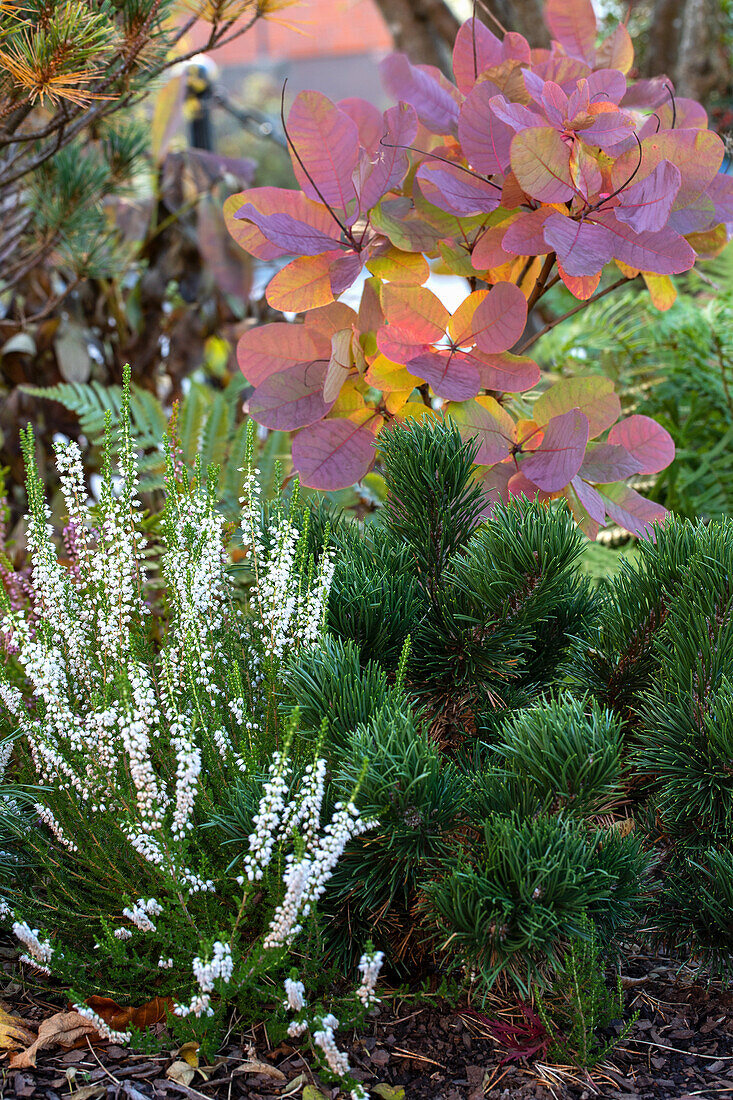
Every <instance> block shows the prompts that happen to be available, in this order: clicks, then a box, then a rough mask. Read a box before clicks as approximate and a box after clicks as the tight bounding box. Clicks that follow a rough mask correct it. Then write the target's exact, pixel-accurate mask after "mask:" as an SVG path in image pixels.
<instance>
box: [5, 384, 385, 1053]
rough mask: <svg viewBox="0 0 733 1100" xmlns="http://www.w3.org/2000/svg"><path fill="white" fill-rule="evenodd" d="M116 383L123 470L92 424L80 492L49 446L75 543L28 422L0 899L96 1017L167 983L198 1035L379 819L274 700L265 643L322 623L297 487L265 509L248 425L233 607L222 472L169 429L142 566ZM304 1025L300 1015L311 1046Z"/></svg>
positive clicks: (282, 652)
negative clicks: (162, 485) (89, 485)
mask: <svg viewBox="0 0 733 1100" xmlns="http://www.w3.org/2000/svg"><path fill="white" fill-rule="evenodd" d="M128 383H129V378H128ZM128 402H129V386H128V385H127V384H126V387H125V397H124V400H123V406H122V415H121V420H120V427H119V439H118V447H117V452H118V468H117V470H116V471H114V472H113V467H112V457H111V456H112V449H113V448H112V432H111V426H110V424H109V422H108V425H107V441H106V446H105V464H104V472H103V478H102V485H101V492H100V495H99V501H98V502H97V503H96V504H92V503H90V502H89V500H88V496H87V490H86V486H85V483H84V475H83V469H82V463H81V456H80V452H79V449H78V446H77V445H76V444H75V443H73V442H71V443H62V444H59V445H58V446H57V464H58V471H59V478H60V485H61V492H62V495H63V499H64V502H65V507H66V509H67V511H68V515H69V521H70V523H71V524H72V525H73V528H74V531H75V548H76V552H75V555H74V557H73V559H72V560H71V562H69V561H67V560H64V559H62V558H61V557H60V556H59V552H58V549H57V546H56V544H55V543H54V540H53V532H52V527H51V525H50V523H49V518H50V513H49V509H48V507H47V505H46V504H45V501H44V497H43V491H42V486H41V482H40V479H39V477H38V474H37V471H36V468H35V464H34V447H33V435H32V432H31V431H30V429H28V430H27V431H26V432H25V433H24V437H23V445H24V451H25V458H26V464H27V469H28V497H29V502H30V512H29V516H28V546H29V553H30V558H31V563H32V570H31V579H30V587H31V591H32V601H33V608H32V614H31V612H30V611H22V610H15V611H13V610H12V609H11V608H10V607H9V606H6V607H5V612H4V615H3V619H2V626H1V629H2V630H3V631H4V632H6V633H7V634H8V635H9V638H10V641H11V645H12V651H13V653H14V656H13V657H12V659H11V662H12V663H9V664H8V665H7V666H6V667H5V668H3V670H2V672H0V723H1V725H2V731H3V734H4V736H6V737H10V736H13V737H14V738H15V750H14V751H15V759H14V765H13V767H14V772H15V774H16V775H17V777H18V778H19V779H21V780H23V781H25V783H26V784H31V783H33V784H36V789H35V791H34V792H33V810H32V813H31V815H30V816H29V815H28V814H27V813H25V814H24V813H23V812H22V809H19V811H18V814H17V815H16V816H15V819H14V822H15V833H16V837H15V842H16V844H18V845H19V846H20V848H21V849H22V852H23V854H24V859H25V861H26V862H27V863H30V864H31V866H30V868H29V869H28V870H27V871H26V873H25V874H20V875H18V876H16V877H15V878H14V879H12V880H11V881H8V882H6V883H5V884H4V889H3V895H4V896H3V900H2V902H1V903H0V913H1V915H2V919H3V921H4V923H5V925H6V926H7V927H8V928H9V929H11V930H12V931H13V932H14V934H15V936H16V937H17V939H18V940H19V941H20V943H21V944H22V946H23V949H24V953H23V955H22V962H23V963H24V964H26V965H27V966H29V967H31V968H33V970H35V971H36V972H41V973H42V974H46V975H53V977H54V978H55V979H57V980H60V981H61V982H62V983H63V984H64V986H65V987H66V988H67V989H69V990H71V996H72V999H73V1001H74V1002H75V1003H76V1007H77V1008H78V1010H79V1011H80V1012H82V1013H83V1014H85V1015H90V1016H91V1018H93V1019H94V1021H95V1024H96V1026H97V1027H98V1030H99V1031H100V1033H101V1034H103V1035H105V1036H107V1037H112V1038H114V1039H116V1040H123V1039H125V1038H129V1035H128V1034H127V1033H112V1032H111V1031H110V1029H109V1027H108V1026H107V1025H106V1024H105V1023H104V1021H103V1020H102V1019H100V1018H98V1017H97V1016H96V1014H95V1013H94V1010H93V1008H90V1007H88V1006H87V1004H86V1002H87V1001H88V999H89V998H90V996H92V995H99V994H101V995H103V996H111V997H113V998H117V999H119V1000H120V1001H121V1002H122V1003H123V1004H124V1003H132V1004H139V1003H141V1002H143V1001H147V1000H148V999H149V998H152V997H154V996H155V997H158V998H161V999H163V1001H165V1002H166V1003H167V1004H168V1007H169V1011H170V1014H171V1015H170V1019H169V1022H170V1023H171V1025H172V1026H173V1028H174V1030H175V1029H176V1028H177V1029H178V1030H180V1031H182V1032H183V1033H185V1032H186V1030H188V1031H189V1032H190V1031H191V1030H193V1031H194V1032H195V1033H198V1034H200V1035H203V1034H205V1033H206V1029H207V1028H210V1027H212V1026H213V1027H215V1026H216V1025H217V1021H218V1020H220V1019H221V1016H222V1011H223V1009H224V1007H225V1006H226V1004H227V1003H228V1002H230V1001H235V1002H239V1003H240V1004H241V1003H245V1001H246V998H247V997H251V996H252V995H253V994H257V995H258V996H259V997H260V999H262V998H263V997H264V998H266V999H269V1000H270V1001H271V1000H272V988H273V986H272V976H277V975H278V973H280V974H281V976H282V975H283V974H285V973H287V965H286V964H287V960H288V955H289V950H290V947H291V944H292V943H293V941H294V939H295V938H296V937H297V936H298V935H299V934H300V935H301V937H305V942H306V943H307V942H308V937H309V936H311V934H312V933H311V931H310V930H311V929H312V924H313V912H314V909H315V906H316V903H317V901H318V899H319V898H320V896H321V894H322V893H323V891H324V888H325V885H326V883H327V881H328V879H329V877H330V876H331V875H332V873H333V870H334V868H335V866H336V864H337V863H338V860H339V858H340V857H341V854H342V852H343V849H344V846H345V845H346V843H347V842H348V840H350V839H352V838H353V837H355V836H357V835H359V834H360V833H362V832H364V831H365V830H367V829H368V828H370V827H373V825H374V824H375V823H374V822H370V821H368V820H367V819H365V818H364V817H363V816H362V815H361V814H360V813H359V811H358V810H357V808H356V806H355V805H354V801H353V797H354V792H355V789H356V788H357V787H358V778H357V781H356V783H355V784H353V785H352V786H351V788H349V790H348V792H347V794H346V797H344V798H343V799H342V800H341V801H336V802H335V804H334V798H333V793H332V790H331V788H330V786H329V783H328V778H327V763H326V760H325V759H324V757H323V754H322V753H320V752H319V750H318V746H317V745H316V744H307V745H306V747H305V751H302V750H301V745H300V743H299V740H298V738H297V729H298V719H297V712H295V713H293V714H292V715H290V717H289V718H288V720H287V721H286V722H281V721H280V720H279V718H278V713H277V695H278V691H279V684H280V680H281V668H282V666H283V663H284V662H286V661H288V660H290V659H292V656H293V655H294V654H295V653H297V652H300V653H301V654H303V655H305V654H306V653H308V652H309V651H310V650H311V649H313V648H314V647H315V646H316V644H317V640H318V638H319V636H320V634H321V632H322V627H323V620H324V615H325V605H326V600H327V596H328V590H329V585H330V580H331V575H332V571H333V563H332V555H331V552H330V551H328V550H326V551H325V552H324V553H322V555H321V556H320V561H319V564H318V566H317V567H315V566H314V565H313V561H312V559H310V558H309V555H308V554H307V545H306V540H305V539H304V537H303V532H302V530H301V528H300V526H299V513H298V510H297V495H295V494H294V498H293V499H292V500H291V501H290V503H289V504H286V503H285V502H284V501H282V500H277V501H275V502H274V503H273V504H272V505H271V507H270V509H269V513H268V518H267V521H266V524H265V528H264V529H263V526H262V513H261V508H260V502H259V499H258V490H257V485H256V473H255V471H254V470H253V469H252V442H253V440H252V436H251V435H250V442H249V448H248V454H247V456H246V457H245V466H246V470H247V473H246V478H245V486H246V494H247V495H246V498H245V499H244V500H243V518H242V538H243V542H244V546H245V552H246V555H247V557H248V560H249V564H250V567H251V571H252V577H253V582H252V585H251V587H250V590H249V593H248V600H247V604H248V606H247V607H245V606H243V605H242V602H241V601H240V600H238V598H237V593H236V590H235V588H234V587H233V585H232V583H231V578H230V576H229V572H228V566H227V560H228V559H227V555H226V552H225V537H224V536H225V525H224V519H223V517H222V516H221V514H220V513H219V512H218V511H217V508H216V500H215V497H214V492H213V490H212V488H211V485H212V484H216V471H214V472H213V474H211V475H209V476H208V477H205V476H204V474H203V472H202V470H201V469H200V466H199V468H197V469H195V470H194V472H193V473H192V474H190V475H189V474H188V473H187V472H186V471H184V470H183V469H182V468H181V467H180V466H178V465H176V464H175V463H174V461H173V457H172V455H171V453H170V450H169V453H168V470H167V479H166V499H165V509H164V512H163V516H162V521H161V524H160V527H161V543H162V548H161V552H160V555H159V559H158V560H159V563H160V566H159V569H158V570H153V569H151V568H149V564H148V562H147V561H146V539H145V537H144V536H143V530H142V528H143V524H142V519H143V517H142V514H141V509H140V504H139V501H138V498H137V494H136V484H137V476H138V475H137V460H136V452H135V445H134V441H133V440H132V438H131V435H130V422H129V412H128ZM153 560H155V559H153ZM3 751H4V759H5V760H7V757H8V755H9V750H8V751H5V750H3ZM237 784H244V785H248V786H249V790H250V793H251V795H252V798H251V803H250V807H249V813H248V814H247V817H246V820H244V821H243V822H242V826H243V832H244V835H243V838H242V842H241V843H238V844H237V845H234V846H232V845H228V844H227V843H226V841H227V840H228V839H230V836H229V834H228V833H227V832H226V829H225V828H223V827H222V825H221V823H220V817H221V810H222V808H223V807H224V806H225V805H227V806H228V792H229V791H230V790H231V789H233V788H235V787H236V786H237ZM283 968H284V969H283ZM263 980H266V981H267V982H268V983H269V984H268V985H266V986H263V984H262V983H263ZM275 1001H276V1009H277V1008H278V1003H277V998H275ZM92 1004H94V1002H92ZM278 1010H279V1011H280V1012H282V1005H280V1006H279V1009H278ZM212 1017H215V1019H214V1020H212ZM176 1021H177V1022H176ZM321 1023H322V1021H320V1023H319V1020H318V1019H310V1018H309V1021H308V1025H307V1026H308V1027H310V1028H311V1030H312V1033H313V1035H314V1041H315V1042H316V1045H318V1042H317V1039H316V1038H315V1036H317V1035H318V1034H321V1033H322V1032H323V1033H324V1034H325V1032H324V1028H323V1027H321V1026H320V1024H321ZM333 1026H334V1025H333V1024H331V1033H330V1034H331V1039H333ZM325 1030H326V1031H328V1028H327V1027H326V1029H325ZM331 1046H333V1044H331ZM330 1049H331V1047H329V1050H330ZM324 1056H325V1055H324ZM334 1064H335V1062H334ZM339 1064H341V1063H339ZM342 1068H343V1067H342Z"/></svg>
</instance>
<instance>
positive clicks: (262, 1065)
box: [232, 1058, 287, 1081]
mask: <svg viewBox="0 0 733 1100" xmlns="http://www.w3.org/2000/svg"><path fill="white" fill-rule="evenodd" d="M232 1073H261V1074H262V1076H263V1077H273V1078H274V1079H275V1080H276V1081H286V1080H287V1078H286V1076H285V1074H284V1073H282V1072H281V1071H280V1070H279V1069H278V1068H277V1066H271V1065H270V1063H269V1062H260V1061H258V1059H256V1058H247V1059H246V1060H245V1061H244V1062H241V1063H240V1064H239V1065H238V1066H235V1068H234V1069H233V1070H232Z"/></svg>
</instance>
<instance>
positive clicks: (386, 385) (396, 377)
mask: <svg viewBox="0 0 733 1100" xmlns="http://www.w3.org/2000/svg"><path fill="white" fill-rule="evenodd" d="M364 380H365V381H366V382H368V383H369V385H370V386H374V388H375V389H376V390H381V391H382V393H392V392H394V391H395V390H407V392H408V394H409V393H412V391H413V390H414V389H415V387H416V386H419V385H420V383H421V379H420V378H416V377H415V375H414V374H410V372H409V371H408V369H407V368H406V367H403V366H401V365H400V364H399V363H393V362H392V361H391V359H388V358H387V356H386V355H381V354H380V355H378V356H377V358H376V359H375V360H374V362H373V363H372V365H371V366H370V367H369V370H368V371H367V372H366V374H365V375H364ZM408 386H409V389H408Z"/></svg>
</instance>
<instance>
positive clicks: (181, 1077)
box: [165, 1060, 196, 1088]
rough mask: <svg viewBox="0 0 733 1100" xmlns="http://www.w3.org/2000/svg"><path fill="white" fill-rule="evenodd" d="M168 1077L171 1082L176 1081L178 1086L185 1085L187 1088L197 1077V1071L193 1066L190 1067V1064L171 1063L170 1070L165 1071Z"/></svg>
mask: <svg viewBox="0 0 733 1100" xmlns="http://www.w3.org/2000/svg"><path fill="white" fill-rule="evenodd" d="M165 1075H166V1077H168V1078H170V1080H171V1081H175V1083H176V1084H177V1085H185V1086H186V1088H188V1086H189V1085H190V1084H191V1082H192V1081H193V1079H194V1077H195V1076H196V1070H195V1069H194V1068H193V1066H189V1064H188V1062H181V1061H180V1060H179V1061H177V1062H171V1064H170V1065H169V1066H168V1069H167V1070H166V1071H165Z"/></svg>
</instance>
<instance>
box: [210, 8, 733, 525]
mask: <svg viewBox="0 0 733 1100" xmlns="http://www.w3.org/2000/svg"><path fill="white" fill-rule="evenodd" d="M545 11H546V20H547V23H548V25H549V27H550V30H551V32H552V37H553V40H554V41H553V43H552V47H551V49H549V50H547V49H532V48H531V47H530V45H529V43H528V42H527V41H526V39H524V38H523V37H522V36H521V35H519V34H514V33H509V34H506V35H505V36H504V37H503V39H500V38H498V37H496V36H495V35H494V34H493V33H492V31H490V30H489V29H488V28H487V27H486V26H484V25H483V24H482V23H481V22H480V21H479V20H478V19H475V18H474V19H469V20H468V21H467V22H466V23H464V24H463V26H462V27H461V29H460V30H459V32H458V35H457V38H456V43H455V49H454V53H453V72H454V78H455V82H454V83H452V82H450V81H449V80H447V79H446V78H445V77H444V76H443V75H442V74H441V73H440V72H438V70H436V69H434V68H432V67H431V66H425V65H413V64H411V62H410V61H409V60H408V58H407V57H406V56H405V55H403V54H396V55H394V56H392V57H389V58H387V59H386V60H385V61H384V62H383V65H382V77H383V81H384V84H385V87H386V89H387V91H388V92H389V93H390V94H391V95H392V96H393V97H394V98H395V99H396V100H397V101H398V103H397V106H394V107H390V108H389V109H388V110H387V111H385V112H384V114H383V115H382V114H381V113H380V112H378V111H377V110H376V109H375V108H374V107H373V106H372V104H370V103H368V102H367V101H365V100H361V99H355V98H349V99H346V100H343V101H341V102H340V103H338V104H334V103H332V102H331V101H330V100H329V99H327V98H326V97H325V96H324V95H321V94H320V93H318V92H314V91H306V92H301V93H300V94H299V95H298V96H297V97H296V98H295V101H294V102H293V104H292V107H291V109H290V113H289V115H288V118H287V129H286V132H287V136H288V140H289V144H290V151H291V155H292V160H293V166H294V170H295V174H296V176H297V179H298V181H299V183H300V185H301V187H302V191H300V192H293V191H287V190H283V189H279V188H272V187H262V188H253V189H250V190H247V191H244V192H242V193H240V194H238V195H234V196H232V197H231V198H230V199H228V200H227V203H226V205H225V216H226V219H227V223H228V226H229V230H230V232H231V234H232V236H233V237H234V239H235V240H236V241H237V242H238V243H239V244H240V245H241V246H242V247H243V248H244V249H245V250H247V251H248V252H249V253H251V254H253V255H255V256H258V257H260V258H262V259H266V260H272V259H277V258H278V257H286V256H291V257H294V258H293V259H291V261H290V262H289V263H288V264H287V265H286V266H285V267H283V268H282V270H280V271H278V273H277V274H276V275H275V276H274V278H273V279H272V280H271V282H270V284H269V287H268V290H267V297H268V300H269V302H270V304H271V305H272V306H274V307H275V308H278V309H283V310H292V311H294V312H303V313H305V317H304V321H303V324H302V325H297V326H294V325H287V324H276V325H268V326H265V327H262V328H256V329H250V330H249V331H248V332H247V333H245V334H244V335H243V337H242V338H241V341H240V344H239V349H238V356H239V363H240V366H241V369H242V371H243V372H244V374H245V376H246V378H247V379H248V381H249V382H250V383H251V384H252V385H253V386H254V387H255V390H254V393H253V394H252V396H251V398H250V401H249V410H250V413H251V415H252V416H253V417H254V418H255V419H256V420H257V421H258V422H259V423H261V424H263V425H265V426H266V427H268V428H272V429H281V430H286V431H294V432H296V434H295V436H294V438H293V447H292V454H293V463H294V466H295V468H296V470H297V471H298V473H299V475H300V477H301V479H302V481H303V483H304V484H306V485H310V486H314V487H316V488H320V489H336V488H340V487H343V486H346V485H349V484H351V483H353V482H355V481H357V480H358V479H359V478H361V477H362V476H363V475H364V474H365V473H366V472H367V471H368V470H369V469H370V468H371V466H372V465H373V463H374V461H375V449H374V446H373V443H374V438H375V436H378V435H379V433H380V431H381V429H382V427H383V426H384V425H385V424H389V423H390V422H392V421H404V420H406V419H410V418H413V417H421V416H423V415H425V413H426V412H430V410H431V409H433V408H435V407H436V406H440V407H442V408H443V409H444V410H446V411H448V412H449V413H450V415H451V417H452V418H453V419H454V420H455V421H456V423H458V424H459V425H460V428H461V431H462V432H463V433H464V434H465V436H466V437H469V436H475V437H476V438H477V440H478V442H479V448H478V453H477V462H478V463H479V464H480V466H481V468H482V470H481V472H482V475H483V478H484V481H485V484H486V487H487V488H488V489H489V491H490V493H491V497H492V500H493V501H504V502H506V501H508V500H509V498H510V497H511V496H516V495H522V494H524V495H526V496H528V497H530V498H534V497H538V498H539V499H540V500H549V499H553V498H555V497H557V496H563V497H564V498H565V499H566V500H567V502H568V504H569V506H570V508H571V510H572V513H573V515H574V517H575V519H576V521H577V522H578V523H579V524H580V525H581V527H582V528H583V529H584V530H585V531H586V533H588V534H589V535H590V536H591V537H595V535H596V534H597V532H598V529H599V526H600V525H603V524H604V523H605V522H606V520H607V519H610V520H611V521H613V522H614V523H617V524H619V525H620V526H622V527H624V528H626V529H627V530H629V531H631V532H634V533H636V534H639V533H642V532H644V531H648V529H649V527H650V526H651V525H652V524H653V523H654V522H655V521H657V520H659V519H660V518H661V517H662V516H663V514H664V511H663V509H661V508H660V506H659V505H656V504H653V503H651V502H649V501H647V500H645V499H644V498H642V497H640V496H639V494H638V493H637V492H635V491H634V490H633V489H632V488H630V486H629V485H627V484H626V479H627V478H628V477H630V476H632V475H635V474H641V473H643V474H652V473H656V472H658V471H660V470H663V469H664V468H665V467H666V466H668V465H669V463H670V462H671V460H672V457H673V454H674V446H673V444H672V441H671V438H670V436H669V435H668V433H667V432H666V431H665V430H664V429H663V428H661V427H660V426H659V425H658V424H657V423H655V422H654V421H653V420H651V419H650V418H649V417H646V416H642V415H634V416H631V417H627V418H626V419H623V420H620V421H619V420H618V418H619V415H620V411H621V408H620V403H619V399H618V397H617V396H616V395H615V394H614V392H613V386H612V385H611V383H610V382H608V381H607V380H605V379H603V378H599V377H597V376H596V377H593V376H589V377H583V376H578V377H574V378H571V379H567V380H563V381H561V382H559V383H557V384H556V385H554V386H551V387H550V388H549V389H546V390H545V391H544V392H543V393H541V394H540V396H539V397H538V399H537V400H536V401H535V402H534V404H531V405H530V404H529V403H528V402H527V401H525V400H522V399H521V398H520V397H519V396H518V395H520V394H522V393H526V392H527V391H531V390H532V389H533V388H534V387H535V386H536V385H537V384H538V382H539V381H540V370H539V367H538V366H537V364H536V363H535V362H534V361H533V360H532V359H531V358H529V357H528V356H527V355H526V354H525V353H526V352H527V350H528V349H529V347H530V346H531V345H532V344H533V343H534V341H535V340H536V339H537V336H538V331H537V330H538V328H539V326H534V328H533V327H531V326H530V327H528V326H527V321H528V317H529V315H530V314H531V313H532V311H533V310H534V309H535V307H536V306H537V305H538V304H539V303H540V302H541V300H542V299H543V297H544V295H545V294H546V293H547V292H548V291H549V290H550V289H551V287H552V286H553V285H555V284H556V283H558V282H559V281H562V282H563V283H564V285H565V286H566V287H567V288H568V290H569V291H570V292H571V294H573V295H574V296H575V298H577V299H578V303H579V306H578V308H581V307H582V306H583V304H584V303H586V302H591V301H593V300H595V299H597V298H599V297H601V296H602V295H604V294H605V293H607V292H608V291H609V290H613V289H615V287H617V286H620V285H622V284H624V283H627V282H629V281H630V280H633V279H637V278H641V279H643V281H644V283H645V284H646V286H647V288H648V289H649V292H650V295H651V300H652V302H653V304H654V305H655V306H656V307H657V308H659V309H665V308H668V307H669V305H671V303H672V302H673V300H674V295H675V288H674V285H673V283H672V280H671V276H672V275H674V274H677V273H680V272H684V271H687V270H689V269H690V268H692V267H693V265H694V264H695V262H696V259H697V258H698V257H699V256H706V255H711V254H716V253H717V252H718V251H720V249H721V248H722V247H723V246H724V244H725V242H726V240H727V237H728V235H729V233H730V231H731V228H732V227H733V181H732V180H731V178H730V177H727V176H724V175H721V174H720V173H719V169H720V166H721V163H722V160H723V154H724V147H723V143H722V141H721V139H720V138H719V137H718V136H717V135H716V134H715V133H713V132H712V131H710V130H708V129H707V117H706V114H705V111H704V110H703V108H702V107H701V106H700V104H698V103H696V102H694V101H692V100H688V99H681V98H678V97H676V96H675V93H674V88H673V87H672V85H671V84H670V82H669V80H668V79H667V78H665V77H659V78H655V79H652V80H639V81H635V82H634V81H632V80H630V79H629V77H628V74H629V72H630V71H631V69H632V66H633V58H634V53H633V47H632V44H631V40H630V38H629V34H628V32H627V30H626V28H625V27H624V26H622V25H621V26H618V27H617V28H616V30H615V31H613V32H612V33H611V34H610V35H609V36H608V37H607V38H606V39H605V40H603V41H602V42H600V43H599V42H598V41H597V37H598V27H597V24H596V18H595V15H594V13H593V7H592V4H591V0H548V2H547V4H546V9H545ZM431 266H432V267H437V268H438V269H439V270H441V271H443V272H446V271H447V272H448V273H450V274H452V275H454V276H455V278H456V281H457V282H458V281H459V280H467V282H466V283H464V284H463V285H465V286H466V290H467V291H468V289H469V286H470V291H471V292H470V293H467V295H466V297H465V300H464V301H462V302H461V304H460V305H459V306H458V308H457V309H456V310H455V311H454V312H453V313H452V314H451V313H449V311H448V310H447V309H446V308H445V306H444V305H443V304H442V302H441V301H440V300H439V299H438V298H437V297H436V296H435V294H433V293H432V292H431V291H430V290H429V289H428V288H427V287H426V286H425V283H426V282H427V280H428V277H429V274H430V271H431ZM364 269H366V274H367V278H366V282H365V283H364V286H363V290H362V292H361V300H360V304H359V307H358V310H357V309H352V308H350V307H349V306H347V305H346V304H344V302H341V301H338V298H339V296H340V295H342V294H343V293H344V291H346V290H347V289H348V288H350V287H351V286H352V285H353V284H354V283H355V281H356V280H357V278H358V277H359V276H360V275H361V274H362V273H363V272H364ZM571 312H575V311H574V310H573V311H571ZM562 319H563V318H559V319H558V321H559V320H562Z"/></svg>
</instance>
